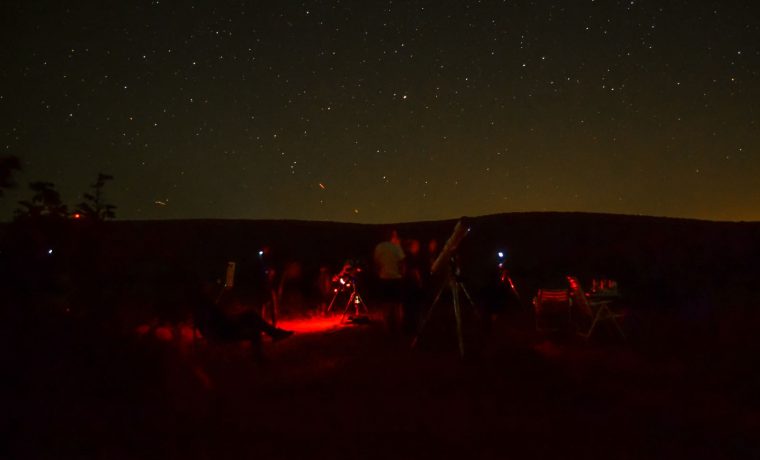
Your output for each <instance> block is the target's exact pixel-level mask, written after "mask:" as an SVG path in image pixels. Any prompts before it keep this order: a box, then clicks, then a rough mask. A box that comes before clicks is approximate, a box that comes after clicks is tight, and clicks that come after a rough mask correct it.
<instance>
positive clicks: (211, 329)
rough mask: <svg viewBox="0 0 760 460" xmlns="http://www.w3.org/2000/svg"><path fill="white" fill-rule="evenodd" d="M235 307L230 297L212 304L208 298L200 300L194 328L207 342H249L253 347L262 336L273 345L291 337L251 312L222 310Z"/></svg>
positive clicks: (224, 297) (287, 332) (235, 303)
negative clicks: (270, 339)
mask: <svg viewBox="0 0 760 460" xmlns="http://www.w3.org/2000/svg"><path fill="white" fill-rule="evenodd" d="M237 305H238V303H237V302H236V301H235V300H234V298H232V297H226V296H222V297H221V298H220V299H219V301H218V302H214V301H213V300H211V297H209V296H204V297H203V298H202V300H201V301H199V302H198V304H197V305H196V312H195V322H196V327H197V328H198V330H199V331H200V332H201V334H203V336H204V337H206V338H207V339H209V340H219V341H237V340H250V341H251V343H252V344H253V345H254V346H257V347H258V346H259V345H260V344H261V333H262V332H263V333H264V334H266V335H268V336H270V337H271V338H272V340H275V341H277V340H281V339H284V338H287V337H290V336H291V335H293V331H286V330H284V329H280V328H277V327H274V326H272V325H271V324H269V323H267V322H266V321H264V320H263V319H262V318H261V316H260V315H259V314H258V313H256V312H255V311H253V310H250V309H239V308H233V309H230V308H225V307H227V306H235V307H237ZM231 310H232V311H231Z"/></svg>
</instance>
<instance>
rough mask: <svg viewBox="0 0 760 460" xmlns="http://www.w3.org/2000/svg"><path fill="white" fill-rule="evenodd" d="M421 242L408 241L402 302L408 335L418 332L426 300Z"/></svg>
mask: <svg viewBox="0 0 760 460" xmlns="http://www.w3.org/2000/svg"><path fill="white" fill-rule="evenodd" d="M420 247H421V246H420V242H419V240H415V239H411V240H408V241H406V244H405V248H404V249H405V251H404V252H405V253H406V257H405V258H404V260H405V264H404V288H403V294H404V299H403V302H402V305H403V308H404V311H403V321H404V322H403V324H402V326H403V331H404V332H405V333H407V334H413V333H414V332H415V331H416V330H417V325H418V322H419V317H420V311H421V310H422V302H423V300H424V290H423V282H424V281H423V280H424V279H425V275H424V272H425V270H426V267H425V265H426V263H425V261H424V259H423V257H422V253H421V252H420Z"/></svg>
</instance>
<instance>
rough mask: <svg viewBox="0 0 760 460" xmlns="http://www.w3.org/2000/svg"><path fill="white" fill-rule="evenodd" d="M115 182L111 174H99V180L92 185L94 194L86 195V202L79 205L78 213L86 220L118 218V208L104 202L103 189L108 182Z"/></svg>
mask: <svg viewBox="0 0 760 460" xmlns="http://www.w3.org/2000/svg"><path fill="white" fill-rule="evenodd" d="M109 180H113V176H111V175H109V174H103V173H98V179H97V180H96V181H95V183H94V184H91V185H90V188H92V193H89V192H88V193H85V194H84V195H83V196H84V201H83V202H81V203H79V204H78V205H77V212H78V213H80V214H81V215H82V217H83V218H85V219H92V220H106V219H113V218H115V217H116V214H115V213H114V210H115V209H116V206H114V205H112V204H107V203H105V202H104V200H103V188H104V187H105V185H106V182H107V181H109Z"/></svg>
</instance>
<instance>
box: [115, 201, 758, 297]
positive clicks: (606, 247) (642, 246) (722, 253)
mask: <svg viewBox="0 0 760 460" xmlns="http://www.w3.org/2000/svg"><path fill="white" fill-rule="evenodd" d="M455 222H456V220H454V219H452V220H445V221H433V222H415V223H399V224H390V225H363V224H347V223H334V222H307V221H286V220H283V221H276V220H258V221H256V220H177V221H121V222H109V223H107V228H108V233H109V240H110V242H109V243H108V246H109V247H110V248H111V253H110V254H109V255H108V257H111V258H114V259H115V260H114V262H117V261H118V259H120V258H124V259H125V260H137V259H138V258H139V260H142V261H143V263H147V262H150V261H153V262H156V263H158V262H159V261H165V260H173V261H176V262H177V263H182V264H185V265H186V266H188V267H192V269H193V270H195V271H197V272H198V273H200V274H202V276H206V277H214V276H221V272H222V270H223V268H224V266H225V264H226V262H227V261H228V260H235V261H237V262H238V264H239V265H240V266H241V267H242V268H244V267H245V266H246V264H249V263H251V262H252V261H254V260H255V259H256V257H257V253H258V251H259V249H260V248H261V247H263V246H269V247H270V248H272V250H273V253H274V256H275V257H276V259H278V260H280V261H285V260H299V261H301V262H302V263H304V264H305V265H306V266H307V267H310V268H313V267H316V266H318V265H321V264H328V265H330V266H332V267H336V266H338V265H339V264H340V263H342V261H344V260H345V259H348V258H358V259H360V260H363V261H364V262H365V263H367V262H368V261H369V259H370V257H371V253H372V248H373V247H374V245H375V244H376V243H377V242H378V241H380V240H382V238H383V235H384V232H385V230H386V229H387V228H389V227H394V228H396V229H398V231H399V233H400V234H401V236H402V238H416V239H419V240H421V241H422V242H423V244H424V243H425V242H426V241H427V240H429V239H431V238H437V239H438V240H439V241H440V242H442V243H443V242H445V240H446V239H447V238H448V236H449V235H450V233H451V230H452V229H453V226H454V223H455ZM471 228H472V231H471V232H470V234H469V236H468V237H467V238H466V239H465V241H464V242H463V243H462V246H461V248H460V254H461V258H462V263H463V270H464V272H465V275H466V276H467V277H468V279H469V282H470V283H471V284H473V285H474V286H475V287H476V288H477V287H480V286H482V285H484V284H485V283H487V282H488V280H489V279H490V277H492V276H493V272H494V268H495V264H496V257H495V254H496V251H497V250H505V251H506V252H507V254H508V255H507V263H508V265H509V267H510V270H511V272H512V273H513V275H514V276H515V277H516V279H518V280H519V281H520V283H519V284H520V287H521V290H525V291H532V290H533V289H535V288H537V287H540V285H541V283H542V282H544V281H545V280H548V279H551V278H553V277H556V276H558V275H566V274H574V275H576V276H579V277H580V278H581V279H582V280H586V281H587V280H588V279H589V278H591V277H601V276H604V277H608V278H613V279H616V280H618V281H619V283H620V285H621V288H622V289H623V291H624V293H625V295H626V297H627V298H629V299H630V300H631V301H632V303H633V304H635V305H637V306H639V307H641V308H645V307H660V308H662V307H676V306H683V305H684V304H688V303H690V302H694V301H698V302H709V303H714V302H724V303H731V302H737V301H741V300H740V299H743V298H744V297H745V296H746V295H747V293H748V291H749V290H751V289H752V283H753V282H754V280H756V279H758V275H760V262H759V261H760V223H757V222H740V223H733V222H711V221H699V220H687V219H673V218H661V217H645V216H627V215H609V214H588V213H510V214H498V215H489V216H482V217H474V218H471ZM119 265H121V266H132V267H137V266H139V265H140V263H137V264H136V265H135V264H132V263H131V262H126V263H124V260H122V261H121V262H120V263H119ZM529 293H530V292H526V294H529Z"/></svg>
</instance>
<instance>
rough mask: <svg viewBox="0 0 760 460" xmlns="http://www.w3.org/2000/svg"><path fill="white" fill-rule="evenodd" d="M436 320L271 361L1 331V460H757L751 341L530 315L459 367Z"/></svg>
mask: <svg viewBox="0 0 760 460" xmlns="http://www.w3.org/2000/svg"><path fill="white" fill-rule="evenodd" d="M444 310H445V309H444ZM659 320H660V319H657V321H659ZM439 321H440V322H439V323H437V326H436V323H433V325H432V326H431V327H430V329H429V332H428V333H427V336H426V337H425V340H423V341H422V342H421V346H420V347H419V349H417V350H414V351H411V350H409V348H408V339H404V338H401V337H399V336H391V335H389V334H388V333H387V332H386V331H385V329H384V327H383V326H382V323H380V322H373V323H371V324H369V325H361V326H348V327H336V328H327V329H325V328H316V329H317V330H316V331H311V332H308V331H307V332H300V333H297V334H296V335H295V336H293V337H291V338H289V339H287V340H284V341H282V342H277V343H270V342H265V344H264V346H265V354H266V357H267V360H266V361H265V362H255V361H254V360H253V358H252V355H251V353H250V350H247V349H246V348H245V347H244V346H242V345H238V344H228V345H213V346H208V345H204V344H200V345H199V346H197V347H195V348H194V347H193V346H192V345H191V343H192V342H190V341H188V340H184V341H183V340H181V339H177V340H172V341H162V340H159V339H156V338H155V337H152V338H148V337H143V338H138V337H137V336H135V337H132V338H125V339H123V340H114V339H109V338H107V337H109V336H108V335H107V334H106V333H105V332H104V333H103V335H102V336H98V332H97V331H95V330H92V329H89V330H88V329H86V328H84V327H83V326H81V325H79V324H77V323H76V322H72V323H63V324H62V323H55V324H53V323H51V324H47V325H43V326H40V325H39V324H38V325H37V327H36V329H35V330H36V331H37V332H35V333H34V334H29V333H26V334H17V335H13V334H11V335H7V334H6V335H5V337H6V338H7V337H11V336H13V337H15V342H16V343H14V344H4V346H5V347H9V346H10V347H12V348H5V353H4V360H5V362H6V363H8V364H6V365H5V366H4V367H5V370H6V375H7V377H6V381H9V382H10V383H11V385H10V388H11V390H10V391H11V392H10V393H8V391H9V390H4V392H5V396H6V397H9V396H10V397H9V398H8V399H9V401H8V402H9V403H10V404H8V405H6V407H5V409H4V410H3V412H4V418H5V420H4V421H3V422H2V423H3V425H4V426H2V427H1V428H2V431H3V432H5V433H10V437H9V438H7V439H9V440H10V441H11V442H10V443H9V444H8V445H6V447H5V448H4V449H7V452H5V453H3V456H4V457H5V458H108V459H120V458H182V459H190V458H209V459H215V458H394V459H403V458H451V457H455V458H508V457H511V458H666V457H668V458H710V459H716V458H758V456H759V455H760V449H758V442H757V433H760V413H759V412H758V405H759V404H758V403H759V402H760V396H758V391H757V389H758V377H757V376H756V373H755V372H754V368H756V364H755V362H756V360H755V358H756V356H757V354H756V351H757V350H753V349H752V348H751V347H749V348H747V345H746V343H738V344H737V343H735V344H722V345H721V346H717V344H715V343H707V342H705V341H703V340H701V338H700V332H699V331H697V330H694V331H690V330H685V329H683V328H681V329H680V330H679V329H678V327H674V326H675V325H674V324H670V325H666V323H665V322H660V323H658V324H660V326H659V327H658V328H651V327H648V326H642V325H641V324H642V323H646V324H649V323H651V322H652V321H654V319H643V318H639V319H638V321H639V323H640V324H639V325H638V326H637V325H636V324H635V323H629V324H628V327H629V328H636V327H638V328H639V329H638V331H639V334H638V335H635V334H634V335H633V337H632V339H631V340H630V341H629V342H627V343H619V342H618V341H616V340H614V339H613V338H612V337H606V336H605V334H604V333H602V334H600V336H599V337H598V338H597V339H596V340H594V341H592V342H590V343H585V342H582V341H579V340H576V339H575V338H573V337H561V336H559V337H557V336H555V337H546V336H542V335H539V334H537V333H535V332H533V330H532V327H531V326H532V318H531V315H530V314H529V312H526V311H522V312H512V313H509V314H504V315H502V316H500V317H499V318H497V320H496V321H495V323H494V324H493V327H492V329H491V331H490V333H481V332H477V333H474V332H473V331H469V332H470V333H469V334H468V349H469V351H470V352H471V353H470V354H469V356H468V357H467V358H466V359H464V360H460V359H459V358H458V357H457V354H456V346H455V342H454V338H453V336H452V335H451V330H450V328H447V327H446V326H445V325H444V319H443V318H441V319H439ZM663 321H665V320H664V319H663ZM629 330H631V329H629ZM655 330H657V331H659V332H657V333H655V332H653V331H655ZM43 331H44V335H40V334H42V332H43ZM642 331H644V332H642ZM633 332H635V330H634V331H633ZM657 334H659V335H657ZM8 350H12V352H9V351H8Z"/></svg>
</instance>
